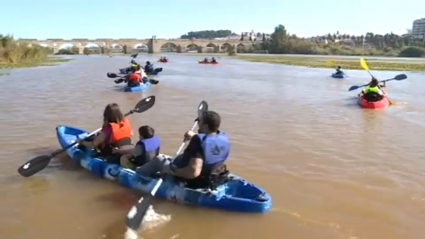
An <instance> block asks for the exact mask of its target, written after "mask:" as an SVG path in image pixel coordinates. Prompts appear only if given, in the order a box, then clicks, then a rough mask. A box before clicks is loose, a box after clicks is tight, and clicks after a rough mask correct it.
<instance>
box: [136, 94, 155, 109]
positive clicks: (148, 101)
mask: <svg viewBox="0 0 425 239" xmlns="http://www.w3.org/2000/svg"><path fill="white" fill-rule="evenodd" d="M154 104H155V96H154V95H151V96H149V97H146V98H144V99H143V100H141V101H139V103H137V105H136V107H134V110H133V112H136V113H142V112H145V111H146V110H148V109H150V108H151V107H152V106H153V105H154Z"/></svg>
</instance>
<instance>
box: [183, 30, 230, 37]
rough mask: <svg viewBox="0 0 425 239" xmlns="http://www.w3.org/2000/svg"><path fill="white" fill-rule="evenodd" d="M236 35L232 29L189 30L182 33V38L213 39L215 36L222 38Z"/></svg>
mask: <svg viewBox="0 0 425 239" xmlns="http://www.w3.org/2000/svg"><path fill="white" fill-rule="evenodd" d="M232 35H236V34H235V33H232V31H230V30H218V31H214V30H206V31H196V32H188V33H187V34H184V35H182V36H181V37H180V38H181V39H213V38H221V37H228V36H232Z"/></svg>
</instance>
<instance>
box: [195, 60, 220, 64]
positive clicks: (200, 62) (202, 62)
mask: <svg viewBox="0 0 425 239" xmlns="http://www.w3.org/2000/svg"><path fill="white" fill-rule="evenodd" d="M199 64H209V65H218V64H220V63H219V62H211V61H208V62H205V61H199Z"/></svg>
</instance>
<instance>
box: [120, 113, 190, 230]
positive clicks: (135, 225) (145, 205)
mask: <svg viewBox="0 0 425 239" xmlns="http://www.w3.org/2000/svg"><path fill="white" fill-rule="evenodd" d="M197 122H198V119H197V120H195V123H194V124H193V126H192V129H191V131H193V130H194V129H195V127H196V124H197ZM185 143H186V139H184V140H183V143H182V144H181V145H180V148H179V149H178V150H177V153H176V156H178V155H179V153H180V152H181V151H182V150H183V147H184V145H185ZM166 162H167V160H166V159H165V160H164V162H163V166H164V165H165V164H166ZM163 178H164V177H161V178H160V179H159V180H158V182H157V183H156V184H155V186H154V187H153V189H152V191H151V192H150V194H149V196H148V198H147V199H145V200H143V197H142V198H140V199H139V203H138V204H137V205H135V206H133V207H132V208H131V210H130V211H129V212H128V214H127V218H128V219H133V217H135V216H136V215H137V211H139V210H141V211H142V213H141V214H139V215H137V219H134V220H132V222H131V223H130V224H131V225H128V224H127V227H129V228H131V229H132V230H137V229H138V227H139V226H140V224H141V223H142V221H143V218H144V217H145V215H146V212H147V211H148V209H149V205H150V201H151V200H152V198H153V197H154V196H155V194H156V192H157V191H158V189H159V187H160V186H161V184H162V182H163V181H164V179H163ZM142 202H143V204H142V205H141V206H140V208H139V209H138V208H137V207H138V205H139V204H140V203H142ZM135 222H137V223H135Z"/></svg>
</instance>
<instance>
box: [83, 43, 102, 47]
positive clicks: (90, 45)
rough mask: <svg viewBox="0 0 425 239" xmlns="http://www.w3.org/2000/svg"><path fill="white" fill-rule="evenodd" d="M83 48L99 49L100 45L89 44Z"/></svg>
mask: <svg viewBox="0 0 425 239" xmlns="http://www.w3.org/2000/svg"><path fill="white" fill-rule="evenodd" d="M84 48H100V45H99V44H97V43H93V42H89V43H87V44H86V45H85V46H84Z"/></svg>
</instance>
